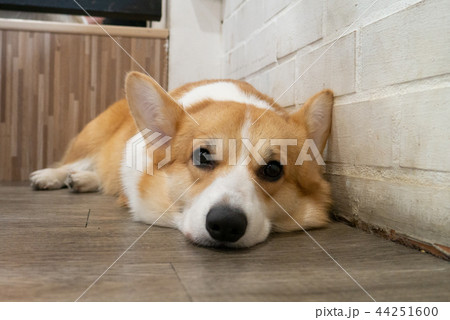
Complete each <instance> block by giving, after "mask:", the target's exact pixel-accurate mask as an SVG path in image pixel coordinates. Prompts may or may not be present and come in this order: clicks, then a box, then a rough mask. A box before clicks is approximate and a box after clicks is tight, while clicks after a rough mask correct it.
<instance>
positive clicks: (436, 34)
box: [361, 0, 450, 89]
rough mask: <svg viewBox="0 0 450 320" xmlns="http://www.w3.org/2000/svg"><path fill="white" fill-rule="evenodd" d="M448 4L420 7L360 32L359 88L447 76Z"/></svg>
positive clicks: (439, 0)
mask: <svg viewBox="0 0 450 320" xmlns="http://www.w3.org/2000/svg"><path fill="white" fill-rule="evenodd" d="M449 12H450V1H448V0H430V1H424V2H422V3H419V4H418V5H416V6H413V7H410V8H407V9H405V10H403V11H401V12H398V13H396V14H393V15H391V16H389V17H387V18H385V19H382V20H380V21H378V22H375V23H373V24H370V25H368V26H366V27H364V28H362V30H361V55H362V57H361V59H362V61H361V67H362V88H363V89H371V88H376V87H381V86H386V85H389V84H394V83H401V82H406V81H412V80H416V79H421V78H426V77H431V76H435V75H440V74H445V73H449V72H450V54H449V51H450V34H449V30H450V18H449Z"/></svg>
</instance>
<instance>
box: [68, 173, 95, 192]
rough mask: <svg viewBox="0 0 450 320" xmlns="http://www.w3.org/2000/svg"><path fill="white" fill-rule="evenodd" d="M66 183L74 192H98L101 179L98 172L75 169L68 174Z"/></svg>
mask: <svg viewBox="0 0 450 320" xmlns="http://www.w3.org/2000/svg"><path fill="white" fill-rule="evenodd" d="M64 184H65V185H66V186H67V187H68V188H69V189H70V191H72V192H96V191H98V190H99V187H100V181H99V179H98V176H97V174H96V173H94V172H91V171H75V172H71V173H69V174H68V175H67V178H66V180H65V181H64Z"/></svg>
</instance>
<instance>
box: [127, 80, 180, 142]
mask: <svg viewBox="0 0 450 320" xmlns="http://www.w3.org/2000/svg"><path fill="white" fill-rule="evenodd" d="M125 91H126V97H127V101H128V105H129V107H130V111H131V115H132V116H133V118H134V121H135V122H136V125H137V127H138V129H139V131H142V130H144V129H149V130H151V131H153V132H159V133H161V134H163V135H166V136H170V137H173V136H174V135H175V131H176V125H177V122H178V121H179V119H180V118H181V117H182V116H183V109H182V107H181V106H180V105H178V104H177V103H176V102H175V100H173V98H172V97H171V96H170V95H169V94H168V93H167V92H166V91H165V90H164V89H163V88H162V87H161V86H160V85H159V84H158V83H157V82H156V81H155V80H154V79H152V78H151V77H148V76H146V75H144V74H142V73H140V72H130V73H128V75H127V77H126V80H125Z"/></svg>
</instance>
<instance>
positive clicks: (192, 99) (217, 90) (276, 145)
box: [30, 72, 334, 248]
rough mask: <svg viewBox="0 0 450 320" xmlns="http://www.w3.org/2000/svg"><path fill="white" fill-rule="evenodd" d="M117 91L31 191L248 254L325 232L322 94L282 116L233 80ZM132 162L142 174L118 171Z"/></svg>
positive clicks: (144, 80) (327, 100)
mask: <svg viewBox="0 0 450 320" xmlns="http://www.w3.org/2000/svg"><path fill="white" fill-rule="evenodd" d="M125 91H126V99H123V100H120V101H118V102H116V103H114V104H113V105H111V106H110V107H109V108H108V109H107V110H105V111H104V112H103V113H101V114H100V115H99V116H97V117H96V118H95V119H93V120H92V121H91V122H89V123H88V124H87V125H86V126H85V127H84V129H83V130H82V131H81V133H79V134H78V136H76V137H75V138H74V139H73V140H72V142H71V143H70V145H69V146H68V149H67V151H66V153H65V155H64V156H63V158H62V160H61V162H60V163H59V164H58V165H57V166H56V167H53V168H47V169H42V170H37V171H35V172H33V173H32V174H31V175H30V180H31V185H32V186H33V187H34V188H35V189H37V190H50V189H59V188H63V187H65V186H67V187H68V188H69V189H70V190H72V191H73V192H94V191H102V192H103V193H105V194H110V195H116V196H117V197H118V201H119V203H121V204H123V205H126V206H128V207H129V209H130V211H131V213H132V215H133V218H134V219H135V220H137V221H142V222H144V223H147V224H156V225H158V226H163V227H171V228H177V229H179V230H180V231H181V232H182V233H183V234H184V235H185V236H186V238H187V239H189V240H190V241H192V242H194V243H196V244H198V245H203V246H217V247H220V246H225V247H234V248H237V247H250V246H253V245H255V244H257V243H260V242H263V241H264V240H266V239H267V237H268V235H269V233H270V232H271V231H275V232H287V231H294V230H306V229H310V228H317V227H322V226H324V225H326V224H327V222H328V220H329V217H328V210H329V207H330V203H331V199H330V186H329V183H328V182H327V181H325V180H324V178H323V177H322V171H323V166H322V165H321V164H320V163H319V162H320V161H318V160H320V159H321V158H320V156H321V154H322V152H323V150H324V148H325V144H326V142H327V139H328V136H329V134H330V130H331V118H332V107H333V99H334V98H333V93H332V91H330V90H324V91H322V92H320V93H318V94H316V95H314V96H313V97H311V98H310V99H309V100H308V101H307V102H306V103H305V104H304V105H303V106H302V108H301V109H300V110H299V111H295V112H292V113H289V112H288V111H286V110H285V109H283V108H282V107H280V106H279V105H278V104H276V103H275V102H274V100H273V99H271V98H270V97H267V96H266V95H264V94H262V93H260V92H258V91H257V90H256V89H255V88H253V87H252V86H251V85H250V84H248V83H246V82H243V81H236V80H207V81H200V82H195V83H189V84H186V85H184V86H182V87H180V88H178V89H175V90H173V91H171V92H169V93H167V92H166V91H165V90H164V89H163V88H162V87H161V86H160V85H159V84H158V83H157V82H156V81H155V80H154V79H152V78H150V77H148V76H146V75H144V74H142V73H139V72H131V73H129V74H128V75H127V77H126V81H125ZM133 141H139V143H138V144H140V146H141V145H142V142H143V141H144V142H145V147H146V148H145V150H144V151H142V149H143V148H141V147H139V149H141V151H140V153H139V152H138V151H136V150H134V147H133V146H134V145H133V143H131V142H133ZM284 141H287V142H286V143H284ZM307 142H308V143H309V144H308V143H307ZM310 142H313V143H312V144H311V143H310ZM306 144H308V145H309V146H313V147H311V148H307V149H305V148H304V146H305V145H306ZM219 151H220V152H219ZM130 152H131V154H130ZM133 152H134V153H136V154H140V156H137V157H135V158H140V159H142V158H144V159H145V161H146V165H143V166H142V167H143V168H144V167H145V168H146V169H148V170H138V169H137V168H136V167H134V166H133V165H130V159H131V162H133V161H135V160H136V159H133ZM311 154H314V157H311ZM142 155H143V156H142ZM299 155H300V156H299ZM302 157H303V158H304V159H303V160H304V161H303V160H302V159H300V158H302ZM319 158H320V159H319ZM299 159H300V161H299ZM322 162H323V161H322ZM322 164H323V163H322ZM149 172H151V174H149Z"/></svg>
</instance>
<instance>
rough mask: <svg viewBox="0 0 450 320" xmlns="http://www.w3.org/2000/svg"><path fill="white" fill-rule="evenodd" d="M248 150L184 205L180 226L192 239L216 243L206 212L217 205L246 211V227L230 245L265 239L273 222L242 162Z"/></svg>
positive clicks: (245, 132)
mask: <svg viewBox="0 0 450 320" xmlns="http://www.w3.org/2000/svg"><path fill="white" fill-rule="evenodd" d="M249 123H250V121H249V119H247V120H246V121H245V122H244V125H243V127H242V129H241V131H242V135H243V136H245V137H248V135H249V132H248V131H249V127H250V126H249ZM247 155H248V152H246V150H245V149H244V147H242V149H241V154H240V157H239V158H240V160H239V161H238V162H237V165H236V166H233V168H232V169H231V170H230V171H228V173H227V174H226V175H223V176H219V177H217V178H216V179H215V180H214V181H213V183H212V184H211V185H209V186H208V187H207V188H206V189H205V190H203V192H202V193H200V194H199V195H198V196H197V197H195V198H194V199H193V201H192V202H191V204H190V205H189V206H188V207H187V208H185V210H184V213H183V219H182V221H181V224H180V225H179V227H178V228H179V229H180V230H181V231H182V232H183V233H184V234H185V235H186V236H187V237H188V238H190V239H191V240H192V241H194V242H196V243H199V244H203V245H217V244H218V242H217V241H215V240H214V239H213V238H212V237H211V236H210V235H209V233H208V231H207V229H206V216H207V214H208V213H209V211H210V210H211V208H213V207H214V206H217V205H225V206H230V207H231V208H238V209H240V210H242V211H243V212H244V213H245V216H246V218H247V229H246V232H245V234H244V235H243V236H242V238H240V239H239V240H238V241H237V242H234V243H226V244H225V245H227V246H230V247H249V246H252V245H255V244H257V243H259V242H262V241H264V240H265V239H266V238H267V236H268V235H269V232H270V229H271V224H270V221H269V219H268V218H267V216H266V212H265V211H266V206H265V205H264V203H263V201H262V199H260V198H259V196H258V193H257V190H256V187H255V185H254V183H253V181H252V179H251V177H250V175H249V172H248V167H247V166H246V165H241V163H242V162H243V159H245V158H246V157H247Z"/></svg>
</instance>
